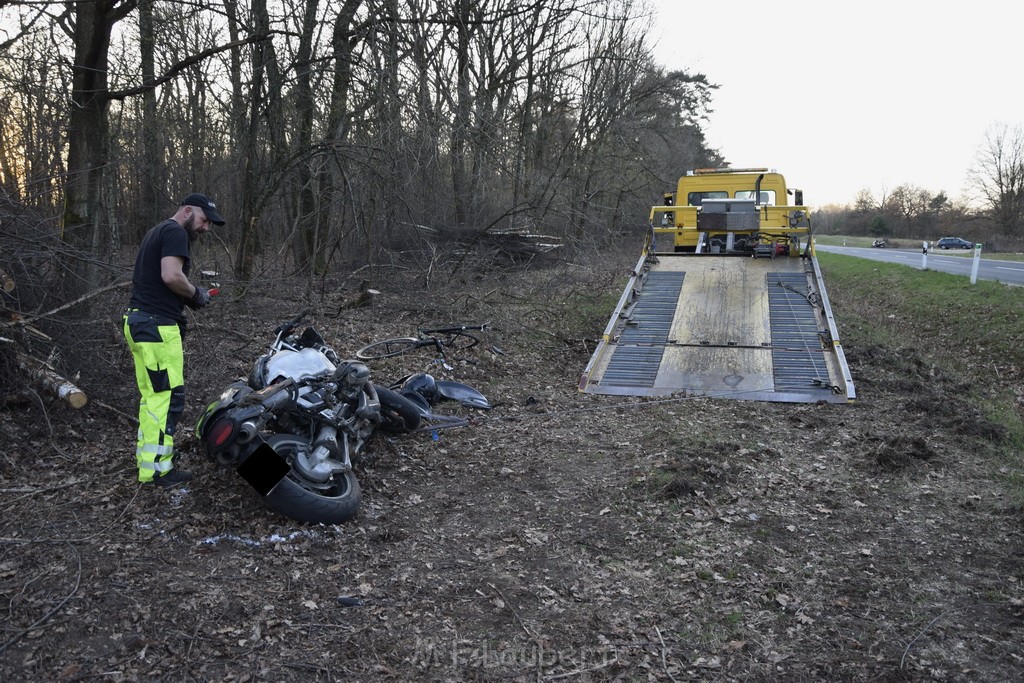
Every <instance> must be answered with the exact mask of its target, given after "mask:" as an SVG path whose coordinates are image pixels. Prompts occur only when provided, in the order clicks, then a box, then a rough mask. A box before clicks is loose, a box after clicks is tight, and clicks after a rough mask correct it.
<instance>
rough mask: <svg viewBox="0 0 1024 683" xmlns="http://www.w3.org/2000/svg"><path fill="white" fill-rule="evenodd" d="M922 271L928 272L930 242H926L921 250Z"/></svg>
mask: <svg viewBox="0 0 1024 683" xmlns="http://www.w3.org/2000/svg"><path fill="white" fill-rule="evenodd" d="M921 270H928V240H925V241H924V246H923V247H922V248H921Z"/></svg>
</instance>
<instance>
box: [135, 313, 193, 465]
mask: <svg viewBox="0 0 1024 683" xmlns="http://www.w3.org/2000/svg"><path fill="white" fill-rule="evenodd" d="M163 323H167V324H163ZM124 338H125V340H126V341H127V342H128V348H129V349H131V352H132V358H134V359H135V383H136V384H137V385H138V386H139V396H140V399H139V434H138V443H137V446H136V450H135V460H136V462H137V464H138V467H139V481H141V482H147V481H152V480H153V477H154V476H155V475H157V474H163V473H164V472H169V471H170V469H171V461H172V458H173V457H174V431H175V428H176V426H177V424H178V420H179V419H180V418H181V414H182V412H183V411H184V409H185V380H184V365H185V356H184V353H183V351H182V344H181V329H180V328H179V327H178V325H177V323H175V322H173V321H169V320H164V319H160V320H159V321H158V320H157V319H154V317H153V316H151V315H149V314H148V313H144V312H142V311H131V312H129V313H126V314H125V316H124Z"/></svg>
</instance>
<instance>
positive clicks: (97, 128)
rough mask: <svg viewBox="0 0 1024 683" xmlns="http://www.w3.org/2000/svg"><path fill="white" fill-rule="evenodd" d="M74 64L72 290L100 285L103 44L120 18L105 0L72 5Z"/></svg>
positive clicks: (65, 224) (66, 233) (68, 206)
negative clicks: (94, 257)
mask: <svg viewBox="0 0 1024 683" xmlns="http://www.w3.org/2000/svg"><path fill="white" fill-rule="evenodd" d="M74 7H75V9H74V12H75V32H74V36H73V38H74V42H75V63H74V67H73V71H72V86H71V88H72V90H71V102H72V106H71V114H70V119H69V121H68V178H67V183H66V185H65V190H64V214H63V221H62V226H61V228H62V229H61V236H62V238H63V240H64V242H65V243H66V244H67V245H68V246H69V247H71V248H72V249H73V250H74V251H75V252H77V254H76V256H78V258H72V259H69V261H68V263H67V270H68V271H69V273H68V275H69V277H68V283H69V286H70V289H71V291H72V292H78V291H86V290H88V289H91V288H92V287H93V286H95V285H96V284H98V278H99V273H98V271H97V269H96V267H95V266H94V265H92V263H93V261H92V259H91V258H90V257H91V256H92V255H93V253H94V249H95V246H96V244H97V243H98V242H100V241H101V240H100V237H101V235H100V232H99V231H100V226H99V219H100V218H101V217H103V216H104V215H105V214H106V212H105V210H104V207H103V194H104V193H103V175H104V173H105V169H106V165H107V161H108V153H107V150H108V139H107V106H108V100H107V66H108V63H107V61H108V60H107V48H108V46H109V44H110V32H111V29H112V28H113V26H114V23H115V22H116V21H117V20H118V18H119V16H117V14H116V13H115V8H114V4H113V3H112V2H110V1H109V0H95V1H94V2H78V3H75V6H74Z"/></svg>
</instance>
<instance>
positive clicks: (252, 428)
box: [235, 422, 258, 444]
mask: <svg viewBox="0 0 1024 683" xmlns="http://www.w3.org/2000/svg"><path fill="white" fill-rule="evenodd" d="M257 433H258V430H257V429H256V423H254V422H243V423H242V424H240V425H238V436H236V437H235V440H236V441H237V442H238V443H240V444H247V443H249V442H250V441H252V440H253V439H254V438H255V437H256V434H257Z"/></svg>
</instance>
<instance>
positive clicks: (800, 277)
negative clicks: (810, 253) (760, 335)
mask: <svg viewBox="0 0 1024 683" xmlns="http://www.w3.org/2000/svg"><path fill="white" fill-rule="evenodd" d="M766 277H767V283H768V310H769V320H770V326H771V344H772V348H773V349H774V352H773V353H772V371H773V375H774V382H775V390H776V391H800V392H811V393H815V392H816V391H820V392H821V393H822V394H824V395H828V394H830V393H831V388H830V382H829V373H828V366H827V364H826V362H825V350H824V349H823V348H822V340H821V334H820V331H819V329H818V323H817V320H816V318H815V312H814V306H813V305H812V304H811V303H810V301H808V299H807V294H808V291H807V290H808V282H807V277H806V276H805V275H804V274H803V273H768V274H767V275H766Z"/></svg>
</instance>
